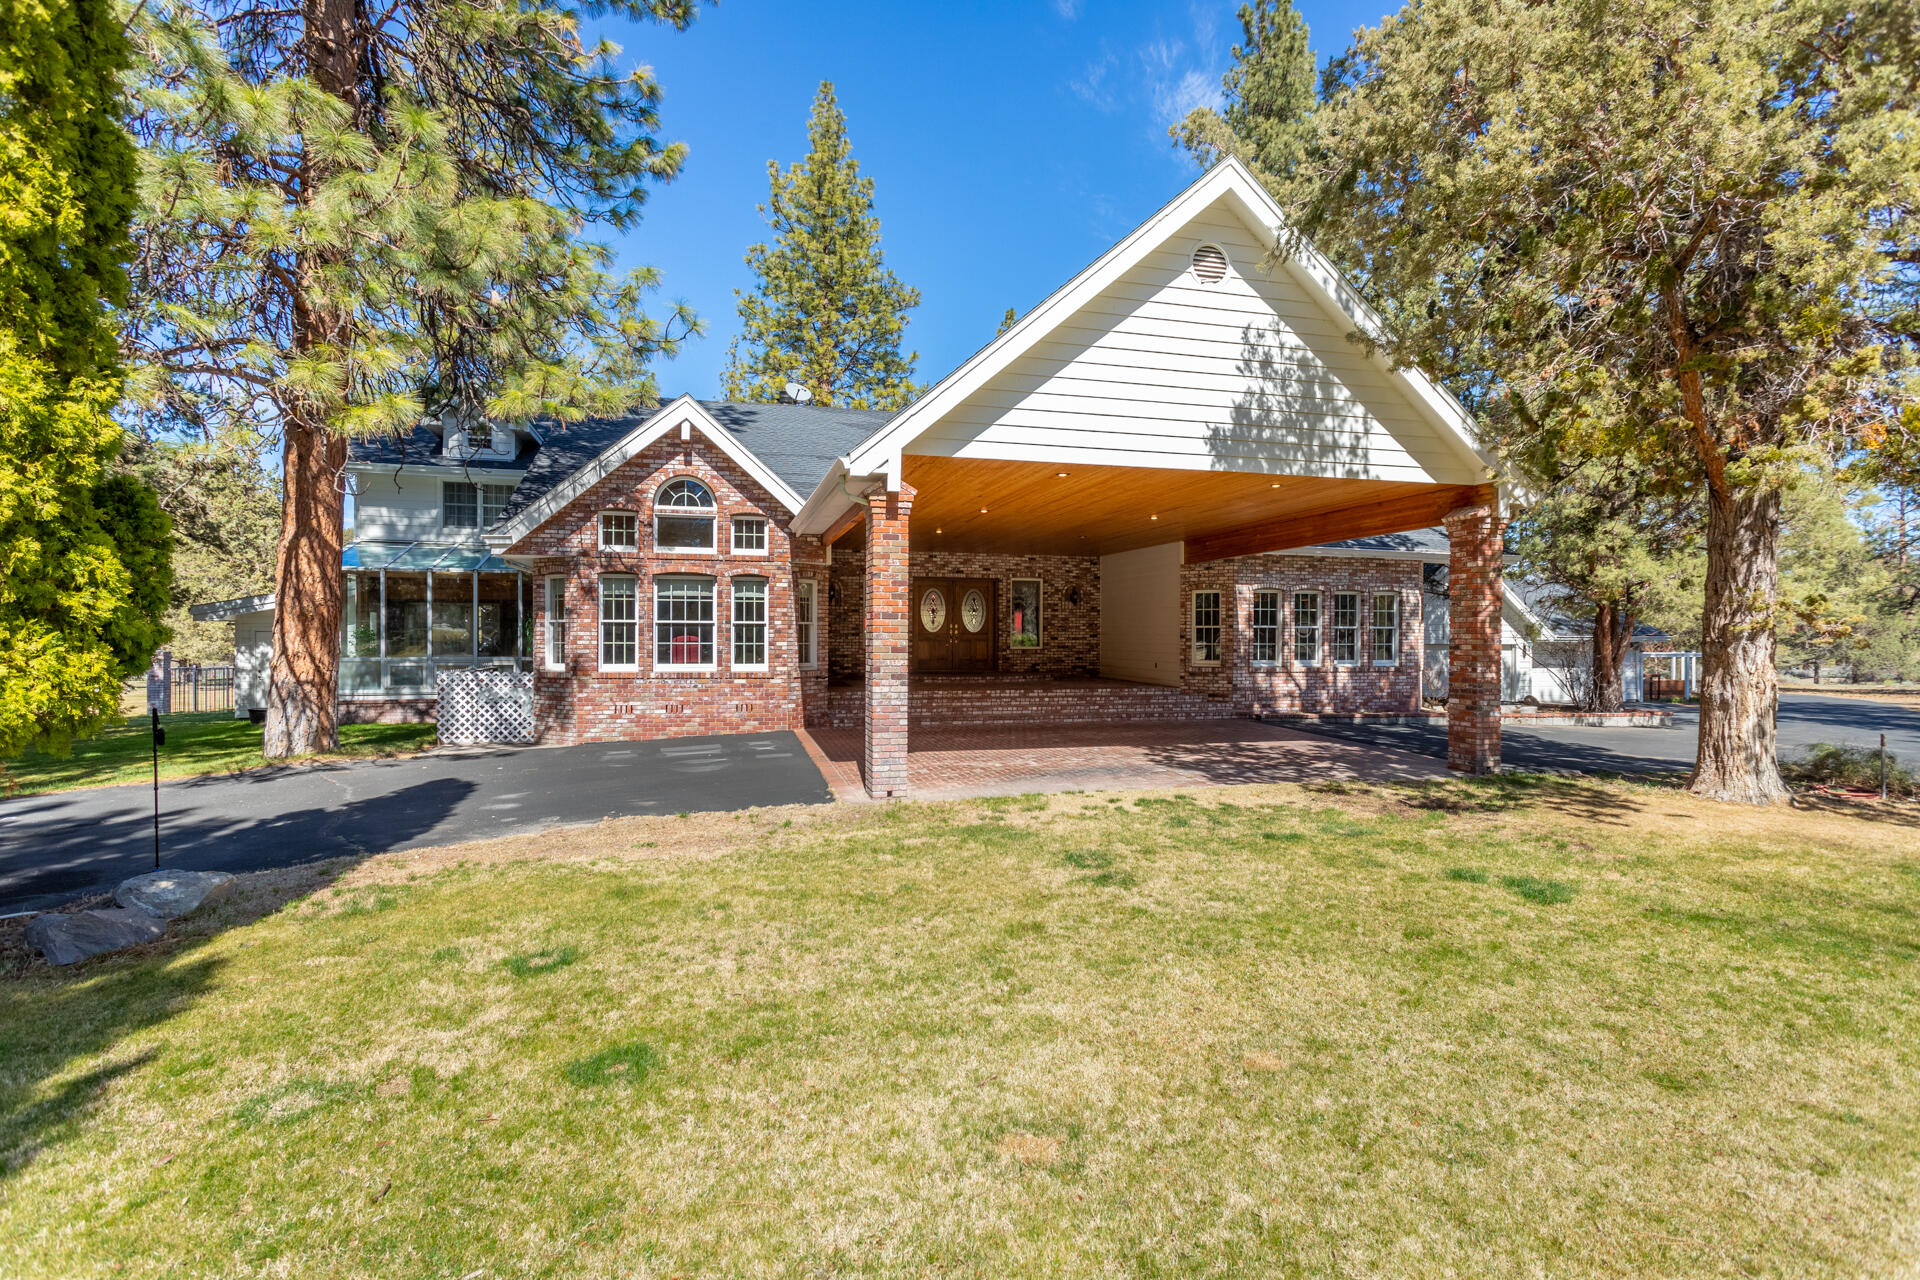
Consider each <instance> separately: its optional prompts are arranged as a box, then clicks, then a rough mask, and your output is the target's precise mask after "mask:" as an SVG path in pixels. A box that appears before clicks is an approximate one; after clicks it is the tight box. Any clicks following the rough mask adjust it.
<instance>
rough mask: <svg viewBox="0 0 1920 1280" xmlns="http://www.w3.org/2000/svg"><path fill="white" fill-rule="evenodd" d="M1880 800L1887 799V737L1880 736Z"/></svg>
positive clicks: (1884, 735)
mask: <svg viewBox="0 0 1920 1280" xmlns="http://www.w3.org/2000/svg"><path fill="white" fill-rule="evenodd" d="M1880 798H1881V799H1882V800H1885V799H1886V798H1887V735H1886V734H1884V733H1883V734H1881V735H1880Z"/></svg>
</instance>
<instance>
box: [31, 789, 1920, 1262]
mask: <svg viewBox="0 0 1920 1280" xmlns="http://www.w3.org/2000/svg"><path fill="white" fill-rule="evenodd" d="M1876 811H1877V812H1879V813H1880V815H1881V816H1879V817H1878V818H1869V817H1866V816H1857V815H1863V814H1873V813H1875V812H1876ZM13 936H15V937H17V932H16V934H15V935H13ZM4 944H5V935H0V968H4V967H5V966H8V965H11V968H10V969H7V970H6V974H7V976H5V977H4V979H0V1160H3V1161H4V1164H3V1165H0V1274H3V1275H7V1276H18V1277H39V1276H46V1277H82V1276H162V1275H167V1276H180V1275H193V1276H215V1275H219V1276H255V1275H291V1276H300V1277H303V1278H307V1277H348V1276H379V1277H383V1278H384V1277H414V1276H419V1277H429V1276H433V1277H449V1278H459V1277H487V1278H489V1280H495V1278H499V1277H521V1276H554V1277H562V1276H565V1277H574V1276H595V1277H601V1276H607V1277H611V1276H636V1277H658V1278H661V1280H665V1278H666V1277H673V1276H681V1277H747V1276H793V1277H814V1276H839V1277H847V1276H875V1277H878V1276H887V1277H893V1276H935V1275H937V1276H949V1277H979V1278H980V1280H989V1278H992V1280H1001V1278H1005V1277H1036V1278H1037V1277H1049V1278H1051V1277H1113V1276H1142V1277H1147V1276H1151V1277H1172V1276H1236V1277H1238V1276H1282V1275H1285V1276H1292V1275H1353V1276H1361V1275H1367V1276H1395V1277H1400V1276H1411V1277H1425V1276H1434V1277H1438V1276H1495V1275H1498V1276H1530V1275H1539V1276H1554V1277H1561V1276H1621V1277H1627V1276H1633V1277H1639V1276H1675V1275H1706V1274H1715V1275H1718V1274H1730V1275H1765V1276H1793V1277H1803V1276H1849V1277H1854V1276H1896V1275H1904V1276H1911V1275H1912V1274H1913V1269H1914V1266H1915V1263H1916V1258H1920V1217H1917V1216H1916V1213H1915V1209H1914V1206H1915V1205H1916V1204H1920V829H1917V828H1916V825H1915V817H1914V811H1913V809H1912V808H1911V807H1910V806H1908V807H1901V808H1896V809H1892V810H1878V809H1877V806H1874V807H1862V808H1859V809H1856V810H1853V811H1844V810H1838V809H1826V810H1816V811H1811V812H1805V811H1803V812H1784V811H1783V812H1766V813H1750V812H1746V811H1741V810H1732V809H1727V808H1716V807H1711V806H1708V805H1705V804H1702V803H1699V802H1695V801H1693V800H1691V799H1690V798H1688V797H1686V796H1684V795H1681V794H1678V793H1674V792H1671V791H1663V790H1657V789H1652V788H1640V787H1632V786H1625V785H1616V786H1603V785H1599V784H1584V783H1573V782H1565V781H1553V780H1538V779H1536V780H1531V781H1528V780H1505V781H1501V782H1495V783H1484V784H1477V785H1469V784H1462V783H1452V784H1437V785H1435V786H1432V787H1429V788H1426V789H1403V790H1388V789H1362V790H1344V789H1340V788H1333V789H1330V790H1320V791H1309V790H1302V789H1299V788H1286V787H1266V788H1248V789H1221V790H1210V791H1201V792H1196V793H1193V794H1190V795H1184V796H1181V795H1175V796H1168V795H1142V794H1138V793H1136V794H1130V795H1126V796H1097V795H1068V796H1060V797H1053V798H1051V799H1048V798H1040V797H1035V798H1028V799H1022V800H1012V801H980V802H971V803H950V804H940V805H894V806H872V807H858V808H853V807H840V808H836V809H818V810H798V811H769V812H765V813H760V814H753V815H731V816H714V817H693V818H685V819H678V820H676V819H674V818H650V819H633V820H624V821H618V822H607V823H602V824H599V825H597V826H594V827H590V828H583V829H577V830H573V831H568V832H561V833H553V834H549V835H545V836H540V837H533V838H525V839H519V840H514V841H504V840H503V841H497V842H493V843H490V844H485V845H473V846H465V847H463V848H460V849H456V850H452V851H418V852H411V853H405V854H395V855H388V856H386V857H383V858H378V859H374V860H371V861H368V862H365V863H361V864H358V865H344V864H342V865H337V866H335V867H332V868H327V869H323V870H321V871H317V872H316V871H311V870H309V871H306V872H300V873H275V874H271V875H263V876H260V877H255V878H253V880H252V882H251V883H250V885H249V886H248V889H247V892H246V894H245V895H243V896H242V897H240V898H238V899H236V900H234V901H233V902H231V903H229V904H228V905H226V906H223V907H221V908H218V909H217V910H216V911H214V912H212V913H209V914H207V915H206V916H205V917H204V918H197V919H195V920H192V921H189V922H187V924H186V926H185V928H184V929H183V930H182V932H181V936H179V937H177V938H175V939H173V940H172V941H170V942H168V943H164V944H159V945H157V946H156V947H155V948H154V949H152V951H151V952H150V953H149V954H145V955H140V956H122V957H118V958H111V959H104V960H102V961H98V962H95V963H94V964H92V965H90V966H85V967H82V968H81V969H80V971H79V972H77V973H57V974H56V973H53V972H50V971H48V970H47V969H46V968H45V967H44V966H42V965H39V964H38V963H34V964H24V963H23V962H22V960H21V956H20V953H19V952H18V951H17V950H14V951H12V952H7V951H5V950H4Z"/></svg>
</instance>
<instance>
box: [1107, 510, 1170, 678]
mask: <svg viewBox="0 0 1920 1280" xmlns="http://www.w3.org/2000/svg"><path fill="white" fill-rule="evenodd" d="M1180 556H1181V546H1180V544H1179V543H1177V542H1169V543H1164V544H1162V545H1160V546H1157V547H1142V548H1141V549H1140V550H1138V551H1122V552H1120V553H1118V554H1117V555H1110V556H1101V557H1100V674H1101V675H1103V676H1106V677H1108V678H1109V679H1113V680H1139V681H1142V682H1144V683H1146V684H1167V685H1177V684H1179V683H1180Z"/></svg>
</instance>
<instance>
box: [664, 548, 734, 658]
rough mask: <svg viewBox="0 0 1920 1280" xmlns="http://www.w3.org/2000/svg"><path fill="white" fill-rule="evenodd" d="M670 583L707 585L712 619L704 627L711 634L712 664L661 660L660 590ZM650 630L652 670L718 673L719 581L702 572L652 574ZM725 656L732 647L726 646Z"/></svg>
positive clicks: (708, 604) (708, 605)
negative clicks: (651, 618) (651, 623)
mask: <svg viewBox="0 0 1920 1280" xmlns="http://www.w3.org/2000/svg"><path fill="white" fill-rule="evenodd" d="M673 582H701V583H705V584H706V587H707V608H708V612H709V613H711V614H712V615H713V616H712V617H711V618H709V619H708V621H707V623H706V626H707V627H709V628H710V629H711V631H712V634H711V635H710V636H709V637H708V645H709V646H710V648H711V650H712V653H713V660H712V661H711V662H700V663H691V662H688V663H682V662H662V661H660V627H661V626H662V625H664V624H663V623H662V620H661V617H660V588H661V587H663V586H665V585H667V584H668V583H673ZM729 601H731V597H729ZM729 630H731V627H729ZM652 631H653V634H652V635H651V636H650V637H649V639H650V640H651V642H652V645H653V648H652V650H651V653H652V655H653V669H654V670H655V671H658V672H665V673H667V674H670V675H686V674H694V675H701V674H711V673H713V672H716V671H718V670H719V669H720V584H719V580H718V579H716V578H715V577H714V576H713V575H712V574H703V573H656V574H655V575H653V625H652ZM729 638H731V637H729ZM728 653H729V654H731V653H732V645H731V644H729V645H728Z"/></svg>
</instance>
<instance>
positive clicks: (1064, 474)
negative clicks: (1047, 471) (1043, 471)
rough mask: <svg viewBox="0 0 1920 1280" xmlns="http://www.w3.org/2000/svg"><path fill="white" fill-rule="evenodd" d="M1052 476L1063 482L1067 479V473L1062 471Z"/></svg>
mask: <svg viewBox="0 0 1920 1280" xmlns="http://www.w3.org/2000/svg"><path fill="white" fill-rule="evenodd" d="M1053 474H1055V475H1056V476H1059V477H1060V478H1061V479H1062V480H1065V479H1066V478H1067V473H1066V472H1064V471H1056V472H1054V473H1053Z"/></svg>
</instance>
